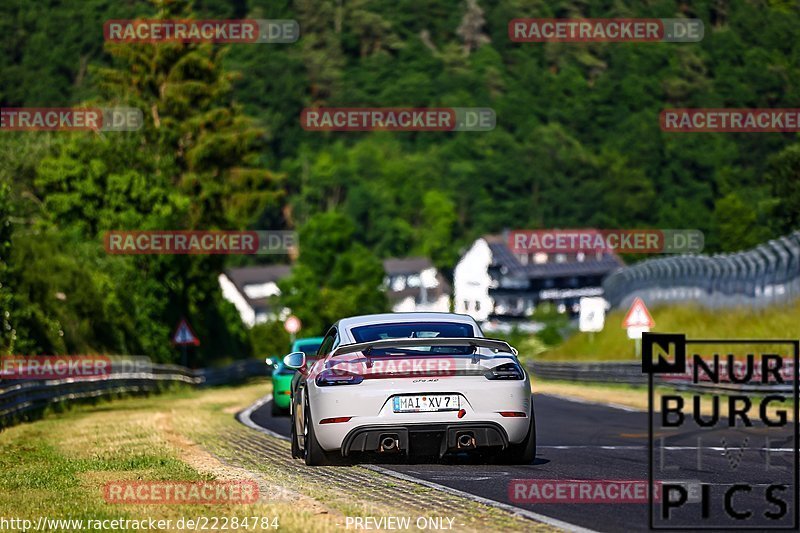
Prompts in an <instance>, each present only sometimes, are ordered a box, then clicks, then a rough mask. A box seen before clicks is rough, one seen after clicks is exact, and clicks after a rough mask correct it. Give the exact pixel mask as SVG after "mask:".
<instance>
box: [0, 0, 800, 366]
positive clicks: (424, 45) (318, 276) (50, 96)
mask: <svg viewBox="0 0 800 533" xmlns="http://www.w3.org/2000/svg"><path fill="white" fill-rule="evenodd" d="M534 13H535V14H536V16H540V17H581V16H585V17H603V18H609V17H664V18H673V17H678V16H680V17H683V16H687V17H698V18H700V19H702V20H703V22H704V24H705V38H704V40H703V41H702V42H700V43H683V44H678V43H644V44H642V43H582V44H570V43H544V44H542V43H513V42H511V41H510V40H509V39H508V36H507V25H508V21H509V20H511V19H513V18H519V17H525V16H533V14H534ZM0 14H1V15H2V16H0V28H2V29H3V30H4V31H3V35H4V37H3V39H2V40H0V51H2V52H3V53H2V54H0V103H2V104H3V106H36V105H39V106H60V105H75V104H79V103H84V102H85V103H91V104H97V105H128V106H135V107H139V108H141V109H142V110H143V111H144V115H145V118H146V125H145V128H144V129H143V130H142V131H141V132H135V133H111V132H108V133H104V134H103V135H95V134H91V135H88V134H78V133H76V134H64V133H60V134H57V135H49V134H38V133H31V134H21V135H17V134H10V133H9V132H4V133H3V137H2V139H0V183H6V184H7V185H6V187H5V188H3V187H1V186H0V283H3V285H2V286H0V307H1V309H0V311H3V312H8V313H9V317H6V318H7V321H6V322H3V324H2V331H0V348H2V349H3V350H9V349H12V348H13V349H15V350H24V351H31V352H33V351H74V350H87V351H91V350H103V351H122V352H128V353H146V354H149V355H152V356H153V357H155V358H156V359H158V360H172V359H174V358H175V357H176V356H177V352H176V351H175V350H174V349H172V348H171V347H170V346H169V345H168V344H167V342H166V339H167V337H168V335H169V333H170V331H171V329H172V327H173V326H174V324H175V323H176V322H177V320H178V319H179V318H180V317H181V316H186V317H187V318H188V319H189V320H190V322H191V323H192V325H193V326H194V328H195V329H196V330H197V332H198V334H199V336H200V337H201V340H202V341H203V346H202V347H201V350H200V353H199V354H198V355H199V358H198V363H203V362H204V361H207V360H209V359H210V358H216V357H220V358H221V357H225V356H238V355H246V354H247V353H248V352H249V351H250V350H251V347H252V346H255V347H256V349H257V350H266V349H267V347H268V346H269V341H268V339H266V334H265V333H263V332H261V333H252V332H251V334H248V332H247V331H246V330H245V328H244V326H243V325H242V324H241V322H240V320H239V319H238V316H237V314H236V311H235V309H234V308H233V307H232V306H231V305H230V304H228V303H227V302H224V301H223V300H222V298H221V295H220V291H219V288H218V287H217V282H216V277H217V275H218V273H219V272H221V271H222V269H223V268H224V267H225V266H226V264H230V263H231V262H242V261H243V259H241V258H229V259H228V261H229V262H228V263H225V261H224V258H223V257H221V256H207V257H200V256H191V257H189V256H178V257H157V256H140V257H108V256H106V255H105V254H104V253H103V252H102V250H99V246H100V242H101V238H102V235H103V233H104V232H105V231H107V230H109V229H164V228H171V229H188V228H198V229H214V228H220V229H240V228H242V229H243V228H254V229H279V228H284V227H289V228H293V227H300V228H303V232H302V235H301V241H300V243H301V251H300V257H299V259H298V261H297V265H296V268H295V269H294V272H293V275H292V277H291V279H290V280H288V281H287V282H286V284H285V287H284V289H285V290H284V300H285V302H283V303H285V304H286V305H288V306H289V307H291V308H292V310H293V312H295V313H296V314H298V316H300V317H301V319H302V320H303V322H304V324H305V326H306V331H308V332H309V334H310V333H312V332H313V333H322V332H323V330H324V328H325V327H326V326H327V325H328V324H329V323H330V322H332V321H333V320H335V319H337V318H340V317H341V316H344V315H347V314H354V313H364V312H373V311H381V310H384V309H385V308H386V302H385V298H384V297H383V295H382V293H381V291H380V289H379V286H380V278H381V277H382V272H381V269H380V262H379V258H384V257H389V256H403V255H426V256H429V257H431V258H432V260H433V261H434V263H435V264H436V265H437V266H438V267H439V268H441V269H442V270H444V271H445V272H448V271H449V269H450V268H452V267H453V265H454V263H455V261H456V259H457V257H458V254H459V252H460V251H461V250H462V249H463V247H464V246H465V245H466V244H468V243H469V242H470V241H471V240H472V239H474V238H475V237H476V236H478V235H481V234H484V233H489V232H499V231H501V230H503V229H505V228H522V227H530V228H541V227H561V228H566V227H599V228H614V227H665V228H695V229H700V230H702V231H704V232H705V234H706V243H707V251H709V252H717V251H732V250H738V249H742V248H746V247H749V246H751V245H752V244H754V243H756V242H760V241H762V240H764V239H767V238H770V237H773V236H775V235H779V234H783V233H786V232H788V231H792V230H794V229H797V228H798V227H800V185H798V184H799V183H800V179H799V177H800V143H798V142H797V139H796V137H795V136H792V135H787V134H777V133H775V134H724V133H720V134H708V133H702V134H685V133H664V132H662V131H661V129H660V127H659V120H658V119H659V113H660V111H661V110H663V109H665V108H671V107H730V108H754V107H772V108H792V107H796V103H797V101H798V99H799V98H800V84H798V83H797V80H798V79H800V65H799V64H798V61H797V58H798V57H800V41H798V40H797V39H796V33H797V31H796V29H797V27H798V26H799V25H800V12H798V10H797V9H796V7H795V6H794V5H793V4H792V3H791V2H786V1H783V0H770V1H769V2H761V3H759V2H700V3H697V4H696V5H695V4H693V5H691V6H688V5H687V3H686V2H679V1H677V0H663V1H659V2H655V3H642V2H636V1H633V0H620V1H617V2H603V3H591V2H561V1H558V2H557V1H553V0H536V1H521V0H499V1H496V2H486V1H482V0H478V1H473V0H469V1H464V0H432V1H429V2H426V5H425V9H420V8H419V5H418V3H414V2H402V1H401V2H397V1H389V0H347V1H345V2H333V1H330V0H324V1H312V0H297V1H289V0H281V1H269V0H235V1H234V0H174V1H173V0H170V1H166V0H157V1H155V0H154V1H153V2H149V1H145V0H134V1H130V2H107V1H105V0H87V1H85V2H71V3H70V2H67V3H62V2H25V1H22V0H9V1H6V2H4V3H3V5H2V7H1V8H0ZM192 15H194V16H195V17H197V18H231V17H234V18H236V17H249V18H259V19H268V18H275V19H280V18H284V19H286V18H289V19H296V20H298V21H299V23H300V27H301V38H300V40H299V41H298V42H297V43H295V44H290V45H243V44H241V45H229V46H219V45H197V44H188V45H182V44H174V43H173V44H159V45H157V46H153V45H149V44H135V45H128V44H125V45H122V44H109V45H106V46H104V45H103V39H102V32H101V27H102V23H103V22H104V21H105V20H108V19H113V18H116V19H126V18H133V17H137V16H141V17H145V16H146V17H153V16H163V17H174V18H181V17H186V16H192ZM764 28H769V31H764ZM237 72H238V73H240V74H236V73H237ZM313 105H327V106H352V107H364V106H376V107H377V106H417V107H425V106H429V107H441V106H457V107H491V108H493V109H494V110H495V111H496V114H497V127H496V128H495V129H494V130H493V131H491V132H482V133H478V132H439V133H434V132H424V133H423V132H418V133H402V132H400V133H391V132H375V133H355V132H346V133H325V132H311V131H304V130H303V129H302V128H301V126H300V123H299V119H298V117H299V115H300V113H301V111H302V109H303V108H304V107H309V106H313ZM267 169H274V170H273V171H270V170H267ZM12 227H13V233H12V232H11V231H10V228H12ZM9 243H11V244H13V246H12V247H11V249H10V250H9V246H10V244H9ZM273 259H274V258H268V260H273ZM261 260H263V258H259V261H261ZM34 266H35V268H32V267H34ZM76 292H81V295H79V294H77V293H76ZM62 293H63V294H64V295H65V296H66V298H64V299H61V298H60V297H59V298H55V297H54V295H55V294H62ZM2 318H3V317H0V319H2ZM9 328H10V329H9ZM261 329H262V330H263V329H264V328H261ZM561 330H562V328H561V326H560V325H558V324H553V325H552V327H551V326H548V328H546V329H545V330H544V331H543V332H541V333H540V335H539V338H540V340H544V341H545V342H547V343H553V342H556V341H557V340H558V338H559V335H560V332H561ZM12 331H14V333H15V340H14V341H13V342H15V343H16V345H15V346H14V345H13V344H12V341H11V332H12ZM62 332H63V335H62ZM275 342H276V343H279V342H283V341H282V340H281V339H278V338H276V339H275Z"/></svg>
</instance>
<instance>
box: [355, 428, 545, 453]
mask: <svg viewBox="0 0 800 533" xmlns="http://www.w3.org/2000/svg"><path fill="white" fill-rule="evenodd" d="M525 420H526V421H529V419H527V418H526V419H525ZM386 438H391V439H394V440H395V442H396V445H395V447H394V448H392V449H391V452H392V453H405V454H407V455H410V454H417V453H426V454H432V453H438V455H439V457H441V456H443V455H444V454H445V453H447V452H454V451H456V452H457V451H472V450H476V449H480V448H492V447H493V448H498V449H505V448H506V447H508V434H507V433H506V430H505V429H504V428H503V427H502V426H501V425H500V424H497V423H495V422H469V423H463V422H458V423H450V424H447V423H444V424H441V423H439V424H437V423H434V424H405V425H372V426H360V427H357V428H355V429H353V430H351V431H350V432H349V433H348V434H347V435H346V436H345V438H344V440H343V441H342V449H341V452H342V455H344V456H348V455H350V454H351V453H353V452H385V453H388V451H387V450H384V449H383V447H382V441H383V439H386ZM459 440H469V441H470V444H469V445H468V446H462V445H460V444H459Z"/></svg>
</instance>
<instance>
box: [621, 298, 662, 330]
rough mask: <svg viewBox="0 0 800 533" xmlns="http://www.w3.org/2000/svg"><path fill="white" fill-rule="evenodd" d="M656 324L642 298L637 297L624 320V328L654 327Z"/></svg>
mask: <svg viewBox="0 0 800 533" xmlns="http://www.w3.org/2000/svg"><path fill="white" fill-rule="evenodd" d="M655 325H656V322H655V320H653V317H652V316H650V311H648V310H647V306H646V305H644V302H643V301H642V299H641V298H636V299H635V300H634V301H633V304H632V305H631V308H630V309H629V310H628V314H627V315H625V319H624V320H623V321H622V327H623V328H652V327H653V326H655Z"/></svg>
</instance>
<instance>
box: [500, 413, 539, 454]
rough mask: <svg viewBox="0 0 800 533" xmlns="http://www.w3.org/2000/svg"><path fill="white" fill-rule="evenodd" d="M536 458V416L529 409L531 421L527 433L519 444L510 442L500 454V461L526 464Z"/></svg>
mask: <svg viewBox="0 0 800 533" xmlns="http://www.w3.org/2000/svg"><path fill="white" fill-rule="evenodd" d="M534 459H536V417H534V415H533V409H531V423H530V426H528V434H527V435H526V436H525V440H523V441H522V442H521V443H519V444H510V445H509V446H508V448H506V449H505V450H503V451H502V452H501V455H500V461H501V462H503V463H505V464H513V465H527V464H531V463H532V462H533V460H534Z"/></svg>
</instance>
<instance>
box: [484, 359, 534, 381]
mask: <svg viewBox="0 0 800 533" xmlns="http://www.w3.org/2000/svg"><path fill="white" fill-rule="evenodd" d="M483 375H484V376H485V377H486V379H523V378H524V377H525V374H523V372H522V369H521V368H520V367H519V365H518V364H516V363H504V364H502V365H498V366H496V367H494V368H490V369H489V370H487V371H486V372H484V373H483Z"/></svg>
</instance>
